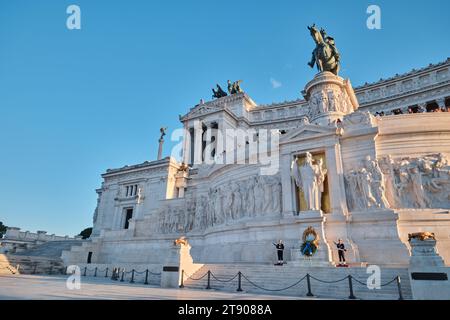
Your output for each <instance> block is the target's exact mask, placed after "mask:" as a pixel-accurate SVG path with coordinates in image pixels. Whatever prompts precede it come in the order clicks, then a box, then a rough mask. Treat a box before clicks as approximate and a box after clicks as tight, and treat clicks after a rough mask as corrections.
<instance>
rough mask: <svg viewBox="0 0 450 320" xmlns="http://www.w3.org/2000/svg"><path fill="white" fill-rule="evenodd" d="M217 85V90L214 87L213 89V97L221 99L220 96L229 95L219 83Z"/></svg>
mask: <svg viewBox="0 0 450 320" xmlns="http://www.w3.org/2000/svg"><path fill="white" fill-rule="evenodd" d="M216 87H217V90H214V88H213V89H212V92H213V96H212V97H213V98H217V99H219V98H222V97H226V96H227V93H226V92H225V91H223V89H222V88H221V87H220V86H219V85H218V84H217V85H216Z"/></svg>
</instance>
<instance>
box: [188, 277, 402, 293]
mask: <svg viewBox="0 0 450 320" xmlns="http://www.w3.org/2000/svg"><path fill="white" fill-rule="evenodd" d="M184 274H185V273H184V270H181V278H182V280H181V285H180V288H184V281H185V280H192V281H200V280H202V279H203V278H205V277H206V276H208V280H207V281H208V282H207V286H206V289H211V277H212V278H213V279H214V280H216V281H218V282H222V283H226V282H231V281H233V280H234V279H236V277H238V289H237V291H243V290H242V287H241V278H244V279H245V280H246V281H247V282H248V283H250V284H251V285H252V286H254V287H256V288H258V289H260V290H263V291H268V292H279V291H284V290H288V289H291V288H293V287H295V286H296V285H298V284H300V283H301V282H302V281H303V280H305V279H306V282H307V289H308V292H307V294H306V295H307V296H309V297H312V296H314V295H313V293H312V290H311V280H310V279H314V280H316V281H318V282H321V283H325V284H333V283H338V282H342V281H345V280H347V281H348V288H349V296H348V299H356V296H355V294H354V291H353V281H356V282H357V283H359V284H361V285H364V286H366V284H365V283H364V282H362V281H360V280H358V279H356V278H354V277H353V276H352V275H348V276H346V277H344V278H342V279H339V280H333V281H329V280H321V279H318V278H316V277H313V276H311V275H310V274H309V273H307V274H306V275H305V276H304V277H303V278H301V279H299V280H298V281H296V282H295V283H293V284H292V285H290V286H287V287H285V288H280V289H268V288H264V287H262V286H260V285H258V284H256V283H255V282H253V281H252V280H250V279H249V278H248V277H246V276H245V275H244V274H243V273H242V272H240V271H239V272H238V273H237V274H236V275H235V276H233V277H232V278H231V279H227V280H224V279H219V278H217V277H216V276H215V275H214V274H213V273H212V272H211V270H208V271H207V272H206V273H205V274H204V275H203V276H201V277H200V278H193V277H192V276H193V275H190V276H187V277H186V279H185V277H184ZM394 282H397V288H398V294H399V300H403V294H402V289H401V280H400V276H396V277H395V278H394V279H392V280H390V281H388V282H386V283H384V284H381V285H380V286H381V287H385V286H388V285H390V284H392V283H394Z"/></svg>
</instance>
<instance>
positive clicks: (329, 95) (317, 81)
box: [302, 71, 359, 126]
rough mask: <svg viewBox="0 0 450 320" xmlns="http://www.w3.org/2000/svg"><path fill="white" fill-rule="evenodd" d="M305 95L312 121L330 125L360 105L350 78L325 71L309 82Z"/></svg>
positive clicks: (309, 116)
mask: <svg viewBox="0 0 450 320" xmlns="http://www.w3.org/2000/svg"><path fill="white" fill-rule="evenodd" d="M302 93H303V96H304V97H305V99H306V100H307V101H308V103H309V110H310V111H309V114H308V118H309V121H310V122H311V123H316V124H319V125H325V126H326V125H328V124H329V123H331V122H334V121H336V120H337V119H341V120H342V118H343V116H344V115H346V114H349V113H352V112H354V111H356V110H357V109H358V107H359V104H358V100H357V98H356V95H355V92H354V91H353V88H352V85H351V84H350V80H344V79H343V78H341V77H339V76H336V75H334V74H333V73H331V72H328V71H325V72H321V73H318V74H317V75H316V76H315V77H314V79H313V80H311V81H310V82H308V83H307V84H306V86H305V90H304V91H303V92H302Z"/></svg>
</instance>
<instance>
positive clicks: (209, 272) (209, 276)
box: [205, 270, 211, 289]
mask: <svg viewBox="0 0 450 320" xmlns="http://www.w3.org/2000/svg"><path fill="white" fill-rule="evenodd" d="M205 289H211V271H210V270H208V284H207V285H206V288H205Z"/></svg>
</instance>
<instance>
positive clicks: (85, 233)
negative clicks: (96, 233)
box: [79, 228, 92, 239]
mask: <svg viewBox="0 0 450 320" xmlns="http://www.w3.org/2000/svg"><path fill="white" fill-rule="evenodd" d="M91 234H92V228H86V229H84V230H83V231H81V232H80V234H79V236H82V237H83V239H87V238H89V237H90V236H91Z"/></svg>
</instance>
